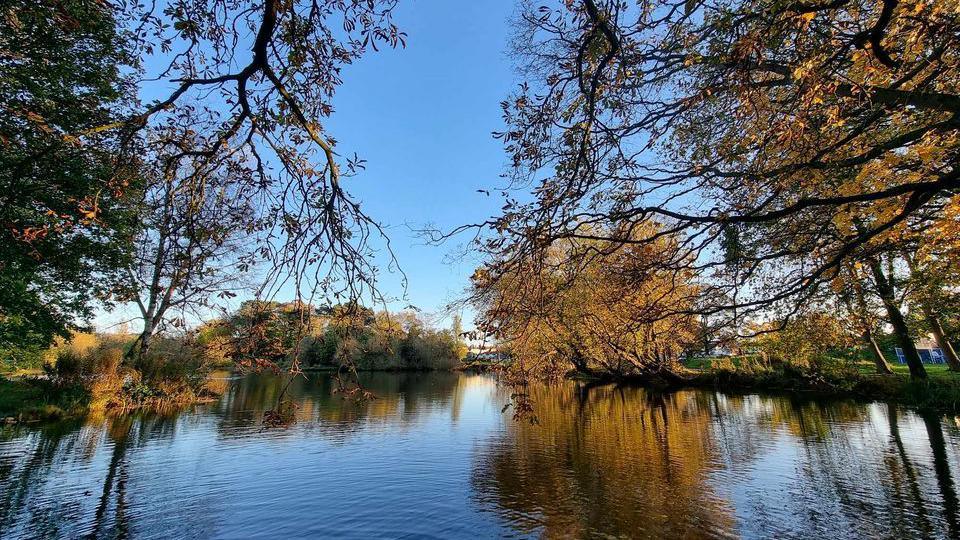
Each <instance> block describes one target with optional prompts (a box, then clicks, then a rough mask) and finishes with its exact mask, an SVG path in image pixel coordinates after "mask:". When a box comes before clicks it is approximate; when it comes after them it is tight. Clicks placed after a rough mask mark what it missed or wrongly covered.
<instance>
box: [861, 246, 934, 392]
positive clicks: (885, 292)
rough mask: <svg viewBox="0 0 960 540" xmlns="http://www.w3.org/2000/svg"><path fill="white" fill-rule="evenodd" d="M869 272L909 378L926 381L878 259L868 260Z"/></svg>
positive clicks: (921, 364) (908, 331) (915, 350)
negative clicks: (907, 368)
mask: <svg viewBox="0 0 960 540" xmlns="http://www.w3.org/2000/svg"><path fill="white" fill-rule="evenodd" d="M870 270H871V271H872V272H873V277H874V280H875V281H876V285H877V294H878V295H879V296H880V300H881V301H883V307H884V308H885V309H886V310H887V316H888V317H889V319H890V325H891V326H893V333H894V335H896V336H897V343H898V344H899V345H900V348H901V349H903V355H904V357H905V358H906V360H907V366H908V367H909V368H910V376H911V377H914V378H917V379H926V378H927V370H926V369H924V367H923V361H921V360H920V353H919V352H917V346H916V345H915V344H914V343H913V338H911V337H910V329H909V328H908V327H907V321H906V320H905V319H904V318H903V313H902V312H901V311H900V306H898V305H897V300H896V297H895V295H894V290H893V285H892V284H891V283H890V281H889V280H888V279H887V276H885V275H884V274H883V268H882V267H881V266H880V261H879V260H878V259H871V260H870Z"/></svg>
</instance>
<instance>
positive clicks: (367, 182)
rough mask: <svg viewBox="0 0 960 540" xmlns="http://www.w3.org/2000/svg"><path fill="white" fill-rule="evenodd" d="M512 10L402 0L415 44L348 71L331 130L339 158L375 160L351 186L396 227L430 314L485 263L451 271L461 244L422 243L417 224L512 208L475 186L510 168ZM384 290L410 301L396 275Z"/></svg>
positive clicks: (413, 284) (418, 296)
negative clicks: (506, 112)
mask: <svg viewBox="0 0 960 540" xmlns="http://www.w3.org/2000/svg"><path fill="white" fill-rule="evenodd" d="M513 9H514V3H513V2H509V1H498V2H450V1H442V0H411V1H406V2H401V4H400V6H399V7H398V8H397V13H396V22H397V24H398V25H399V26H400V27H401V29H403V30H404V31H405V32H407V34H408V36H409V39H408V42H407V47H406V48H405V49H397V50H382V51H381V52H379V53H373V52H371V54H369V55H368V56H365V57H364V58H363V59H361V61H360V62H359V63H357V64H354V65H353V66H350V67H348V68H347V69H346V70H345V72H344V85H343V86H342V87H341V88H340V90H339V91H338V93H337V96H336V98H335V100H334V105H335V111H334V115H333V117H332V118H331V119H330V120H329V121H327V122H326V127H327V130H328V131H329V133H330V134H331V135H333V136H334V137H335V138H336V139H337V140H338V141H339V142H338V149H339V151H340V152H342V153H343V154H344V155H349V154H351V153H352V152H354V151H355V152H357V153H358V154H359V155H360V156H361V157H362V158H364V159H366V160H367V169H366V171H364V172H363V173H361V174H360V175H359V176H358V177H356V178H354V179H351V180H350V183H349V184H347V185H348V189H349V190H350V191H351V192H352V193H353V194H355V195H356V196H358V197H359V199H360V200H362V201H363V204H364V207H365V208H366V211H367V212H368V213H369V214H370V215H371V216H374V217H375V218H377V219H379V220H380V221H382V222H383V223H385V224H387V225H388V226H389V227H390V230H389V235H390V237H391V240H392V242H393V247H394V249H395V252H396V255H397V259H398V260H399V262H400V265H401V267H402V268H403V270H404V271H405V272H406V274H407V277H408V278H409V287H408V291H407V292H408V297H409V301H410V303H412V304H414V305H416V306H418V307H420V308H422V309H424V310H426V311H434V310H436V309H437V308H438V307H439V306H441V305H442V304H443V303H444V302H445V301H447V300H449V299H450V298H452V297H453V296H455V295H456V294H458V293H459V292H460V291H461V290H462V289H463V287H464V286H465V285H466V283H467V278H468V277H469V275H470V274H471V272H472V270H473V268H474V267H475V265H476V263H477V262H478V259H476V258H467V259H461V260H458V261H457V262H453V263H451V262H450V260H449V259H450V257H449V255H451V252H452V251H454V248H455V247H456V243H457V242H456V241H454V242H450V243H449V244H448V245H444V246H440V247H437V246H427V245H423V244H424V242H423V240H422V239H420V238H418V237H416V235H415V234H414V233H413V232H411V230H410V228H409V227H408V226H407V225H410V226H412V227H414V228H416V227H418V226H422V225H424V224H425V223H433V224H435V225H436V226H438V227H439V228H441V229H450V228H453V227H455V226H457V225H460V224H463V223H468V222H476V221H479V220H483V219H485V218H487V217H489V216H491V215H493V214H494V213H496V211H497V210H498V209H499V207H500V205H501V204H502V201H501V200H500V199H499V198H497V197H487V196H486V195H483V194H481V193H478V192H477V189H478V188H490V187H491V186H498V185H500V184H501V181H500V178H499V175H500V174H501V173H502V172H503V170H504V168H505V164H506V155H505V154H504V152H503V149H502V146H501V144H500V142H499V141H497V140H495V139H494V138H493V137H492V135H491V133H492V132H493V131H497V130H502V128H503V122H502V119H501V110H500V102H501V101H502V100H503V99H504V98H505V97H506V96H507V95H508V94H509V93H510V92H511V91H512V89H513V87H514V83H515V77H514V74H513V69H512V64H511V62H510V60H509V58H508V57H507V56H506V48H507V40H508V37H509V31H510V30H509V24H508V19H509V17H510V15H511V14H512V11H513ZM461 241H466V238H463V239H461ZM383 287H384V290H385V291H386V292H387V293H388V294H391V295H392V296H398V295H399V294H401V288H400V284H399V278H398V277H397V276H389V275H388V276H385V277H384V281H383ZM397 304H398V305H403V304H404V303H402V302H401V303H397ZM468 316H469V314H468ZM468 318H469V317H468Z"/></svg>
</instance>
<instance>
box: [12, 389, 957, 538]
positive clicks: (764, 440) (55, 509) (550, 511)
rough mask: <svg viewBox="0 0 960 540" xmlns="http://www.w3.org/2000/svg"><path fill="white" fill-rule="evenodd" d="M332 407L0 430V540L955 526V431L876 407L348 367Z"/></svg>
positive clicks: (921, 532)
mask: <svg viewBox="0 0 960 540" xmlns="http://www.w3.org/2000/svg"><path fill="white" fill-rule="evenodd" d="M365 382H366V384H367V386H368V387H369V388H370V389H372V390H373V391H374V392H375V393H376V394H377V395H378V397H379V398H378V399H376V400H374V401H370V402H366V403H363V404H357V403H353V402H344V401H343V400H342V399H341V398H340V397H338V396H337V395H333V394H332V388H333V386H332V384H331V383H330V381H329V379H328V378H327V377H325V376H315V377H312V378H310V379H309V380H297V381H296V382H295V383H294V384H293V385H292V396H293V397H294V401H295V402H296V404H297V406H298V409H297V412H296V416H297V421H296V423H295V424H293V425H291V426H289V427H286V428H277V429H264V428H263V427H262V425H261V423H260V421H261V417H262V415H263V411H264V410H266V409H268V408H270V407H271V406H272V405H273V404H274V403H275V400H276V397H277V393H278V392H279V389H280V384H281V383H280V380H279V379H277V378H274V377H268V376H247V377H241V378H235V379H228V380H224V381H222V383H223V384H224V385H225V386H226V387H227V389H226V393H225V394H224V397H223V398H222V399H221V400H220V401H219V402H218V403H215V404H210V405H202V406H196V407H194V408H192V409H189V410H186V411H182V412H180V413H178V414H173V415H128V416H121V417H115V418H87V419H85V420H83V421H74V422H63V423H54V424H48V425H44V426H34V427H22V426H21V427H8V428H3V431H2V432H0V537H2V538H4V539H7V538H21V537H24V538H47V537H61V538H77V537H85V536H86V537H97V538H101V537H102V538H117V537H132V538H249V537H271V538H295V537H338V538H348V537H355V538H493V537H548V538H558V537H560V538H566V537H593V538H595V537H686V538H701V537H710V538H718V537H719V538H724V537H747V538H770V537H780V538H822V537H830V538H856V537H871V538H872V537H886V538H910V537H915V538H935V537H951V536H953V537H958V535H960V519H958V514H960V508H958V505H960V503H958V498H957V490H958V483H960V428H958V424H957V421H956V420H955V419H954V418H944V417H938V416H922V415H918V414H916V413H914V412H912V411H910V410H907V409H904V408H899V407H897V406H895V405H888V404H885V403H873V404H864V403H855V402H846V401H831V402H815V401H808V400H802V399H797V398H790V397H782V396H758V395H728V394H722V393H715V392H711V391H702V390H690V391H681V392H673V393H656V392H651V391H647V390H643V389H639V388H615V387H601V388H591V389H586V388H583V387H578V386H577V385H575V384H574V383H567V384H563V385H559V386H553V387H535V388H532V389H531V395H532V397H533V400H534V404H535V407H536V416H537V423H530V422H529V421H523V422H515V421H514V420H513V419H512V417H511V414H510V411H509V410H508V411H507V412H506V413H502V412H501V409H502V407H503V405H504V404H505V403H507V400H508V396H509V392H508V391H507V390H506V389H503V388H500V387H498V386H497V385H496V383H495V381H494V380H493V379H491V378H490V377H487V376H479V375H466V374H463V375H461V374H453V373H429V374H423V373H405V374H385V373H379V374H369V375H366V376H365Z"/></svg>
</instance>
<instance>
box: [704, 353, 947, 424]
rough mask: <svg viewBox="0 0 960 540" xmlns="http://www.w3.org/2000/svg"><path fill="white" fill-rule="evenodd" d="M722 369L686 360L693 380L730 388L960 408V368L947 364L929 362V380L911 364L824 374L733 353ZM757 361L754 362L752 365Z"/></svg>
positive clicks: (864, 365)
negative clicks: (760, 364)
mask: <svg viewBox="0 0 960 540" xmlns="http://www.w3.org/2000/svg"><path fill="white" fill-rule="evenodd" d="M723 363H724V366H723V367H721V368H717V367H716V364H712V363H711V361H710V360H709V359H702V358H694V359H691V360H689V361H687V362H686V363H685V366H686V367H687V368H688V369H690V370H691V372H692V374H693V380H692V383H693V384H694V385H711V386H715V387H719V388H731V389H751V388H760V389H775V390H789V391H796V392H812V393H819V394H824V395H838V396H852V397H858V398H862V399H878V400H890V401H897V402H900V403H904V404H907V405H911V406H914V407H917V408H920V409H929V410H936V411H941V412H948V413H960V373H957V372H953V371H949V370H948V369H947V366H946V365H943V364H929V365H926V366H925V367H926V370H927V375H928V378H927V380H926V381H915V380H911V379H910V372H909V370H908V368H907V366H906V365H901V364H893V365H892V366H891V367H892V368H893V371H894V373H893V374H891V375H880V374H878V373H876V370H875V368H874V366H873V364H872V363H870V362H859V363H857V364H856V365H855V366H853V367H854V368H855V369H847V370H839V371H835V372H834V373H827V374H820V373H809V372H806V373H805V372H802V371H798V370H778V369H770V370H763V369H756V364H754V363H752V362H749V361H746V360H744V359H741V358H730V359H728V361H724V362H723ZM751 364H753V367H751Z"/></svg>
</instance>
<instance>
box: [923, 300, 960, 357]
mask: <svg viewBox="0 0 960 540" xmlns="http://www.w3.org/2000/svg"><path fill="white" fill-rule="evenodd" d="M923 315H924V317H926V319H927V324H928V325H930V332H932V333H933V337H934V339H935V340H936V341H937V347H940V350H941V351H943V357H944V358H945V359H946V360H947V365H948V366H950V371H960V358H957V351H955V350H954V348H953V345H951V344H950V340H948V339H947V336H946V334H944V332H943V325H941V324H940V319H938V318H937V316H936V314H934V313H933V311H932V310H930V308H928V307H927V306H924V307H923Z"/></svg>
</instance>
